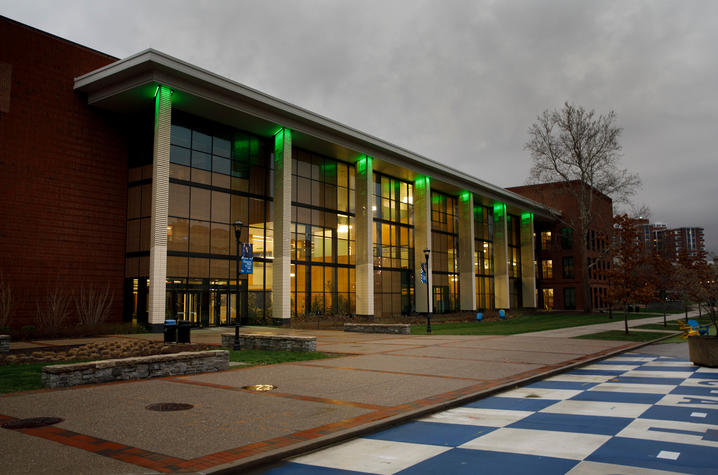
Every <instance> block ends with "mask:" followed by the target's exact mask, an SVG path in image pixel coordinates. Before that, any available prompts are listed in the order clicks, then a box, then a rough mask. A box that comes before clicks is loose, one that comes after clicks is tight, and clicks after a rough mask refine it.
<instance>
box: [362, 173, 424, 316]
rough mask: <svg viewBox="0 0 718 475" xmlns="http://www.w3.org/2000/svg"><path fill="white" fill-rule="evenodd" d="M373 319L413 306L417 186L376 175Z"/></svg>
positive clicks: (410, 308) (406, 310)
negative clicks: (415, 188)
mask: <svg viewBox="0 0 718 475" xmlns="http://www.w3.org/2000/svg"><path fill="white" fill-rule="evenodd" d="M373 203H374V204H373V206H372V209H373V212H374V316H376V317H382V316H392V315H400V314H404V315H406V314H409V313H411V312H413V311H414V310H415V304H414V271H413V269H414V186H413V185H412V184H411V183H407V182H404V181H401V180H398V179H396V178H391V177H388V176H385V175H381V174H379V173H374V198H373Z"/></svg>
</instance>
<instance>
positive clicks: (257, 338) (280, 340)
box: [222, 333, 317, 352]
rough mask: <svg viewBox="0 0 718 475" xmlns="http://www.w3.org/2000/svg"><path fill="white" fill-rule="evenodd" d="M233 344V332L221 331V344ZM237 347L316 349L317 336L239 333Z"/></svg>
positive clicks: (308, 350)
mask: <svg viewBox="0 0 718 475" xmlns="http://www.w3.org/2000/svg"><path fill="white" fill-rule="evenodd" d="M233 345H234V333H222V346H223V347H226V348H231V347H232V346H233ZM239 347H240V348H242V349H243V350H271V351H303V352H313V351H317V337H315V336H294V335H246V334H245V335H242V334H240V335H239Z"/></svg>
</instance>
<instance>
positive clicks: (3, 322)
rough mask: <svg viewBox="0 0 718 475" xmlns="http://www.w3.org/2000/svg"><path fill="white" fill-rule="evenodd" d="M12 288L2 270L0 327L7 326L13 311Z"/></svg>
mask: <svg viewBox="0 0 718 475" xmlns="http://www.w3.org/2000/svg"><path fill="white" fill-rule="evenodd" d="M12 303H13V302H12V290H10V284H8V283H7V282H6V281H5V275H4V274H3V273H2V272H0V328H7V323H8V322H9V321H10V312H11V311H12Z"/></svg>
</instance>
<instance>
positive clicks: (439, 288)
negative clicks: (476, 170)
mask: <svg viewBox="0 0 718 475" xmlns="http://www.w3.org/2000/svg"><path fill="white" fill-rule="evenodd" d="M457 233H458V223H457V215H456V198H455V197H453V196H449V195H445V194H443V193H439V192H436V191H432V192H431V259H432V261H431V262H432V266H433V267H432V278H433V291H432V294H433V305H434V313H448V312H455V311H458V309H459V273H458V269H459V267H458V259H457V249H458V242H459V236H458V234H457Z"/></svg>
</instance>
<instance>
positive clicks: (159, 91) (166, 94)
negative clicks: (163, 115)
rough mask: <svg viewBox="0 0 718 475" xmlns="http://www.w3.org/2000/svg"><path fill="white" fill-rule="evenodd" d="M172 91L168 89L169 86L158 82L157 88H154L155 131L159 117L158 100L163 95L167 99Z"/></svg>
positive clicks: (170, 96)
mask: <svg viewBox="0 0 718 475" xmlns="http://www.w3.org/2000/svg"><path fill="white" fill-rule="evenodd" d="M173 92H174V91H173V90H172V89H170V88H169V87H166V86H163V85H161V84H159V85H158V86H157V89H155V132H157V128H158V127H159V125H160V124H159V117H160V100H161V99H162V98H163V97H166V98H167V99H168V100H171V99H172V93H173Z"/></svg>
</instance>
